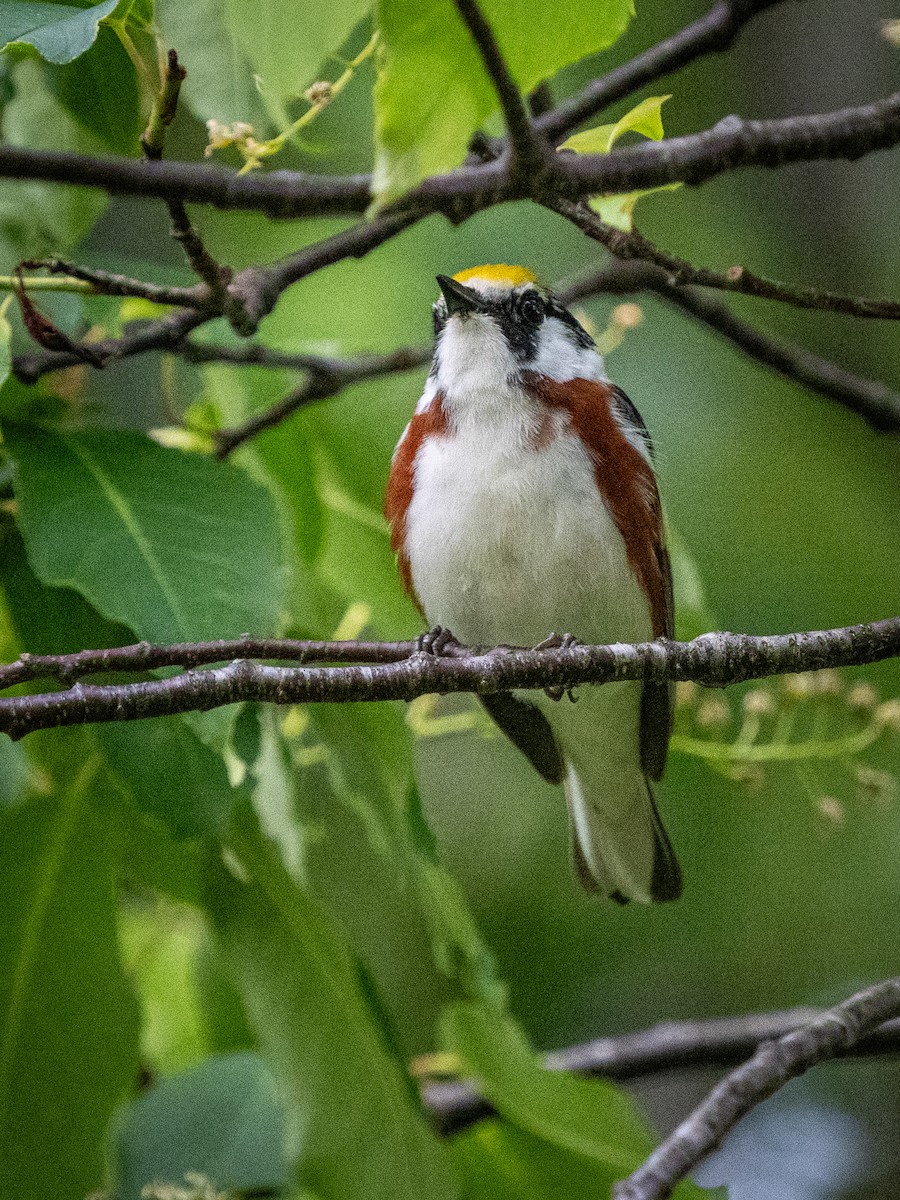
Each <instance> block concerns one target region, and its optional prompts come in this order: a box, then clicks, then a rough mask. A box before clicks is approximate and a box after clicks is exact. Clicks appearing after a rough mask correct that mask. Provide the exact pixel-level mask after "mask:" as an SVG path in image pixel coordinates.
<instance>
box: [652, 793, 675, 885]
mask: <svg viewBox="0 0 900 1200" xmlns="http://www.w3.org/2000/svg"><path fill="white" fill-rule="evenodd" d="M648 791H650V803H651V804H652V806H653V824H654V832H655V836H656V846H655V853H654V857H653V878H652V880H651V883H650V887H651V889H652V893H653V899H654V900H658V901H664V900H677V899H678V898H679V896H680V895H681V867H680V866H679V865H678V859H677V858H676V857H675V851H674V850H673V849H672V843H671V842H670V841H669V835H668V834H667V833H666V829H665V826H664V825H663V823H662V819H661V817H660V815H659V809H658V808H657V807H656V800H655V799H654V796H653V792H652V790H651V789H650V788H648Z"/></svg>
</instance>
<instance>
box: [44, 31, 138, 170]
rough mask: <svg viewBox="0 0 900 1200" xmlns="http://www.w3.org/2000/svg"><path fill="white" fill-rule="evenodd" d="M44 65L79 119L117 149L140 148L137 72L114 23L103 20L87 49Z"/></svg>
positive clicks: (134, 150) (57, 92)
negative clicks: (64, 60)
mask: <svg viewBox="0 0 900 1200" xmlns="http://www.w3.org/2000/svg"><path fill="white" fill-rule="evenodd" d="M45 70H46V75H47V78H48V81H49V84H50V88H51V90H52V91H53V94H54V95H55V96H56V98H57V100H59V102H60V104H62V105H63V106H64V107H65V109H66V110H67V112H69V113H70V114H71V115H72V116H73V117H74V118H75V120H76V121H77V122H78V124H79V125H81V126H82V127H83V128H84V129H86V130H88V132H89V133H92V134H94V135H95V136H96V137H98V138H100V140H101V141H102V142H103V144H104V145H105V146H108V147H109V149H111V150H115V151H116V152H117V153H118V154H132V155H134V154H137V153H139V152H140V135H141V129H142V127H143V124H144V121H143V119H142V118H143V114H142V111H141V95H140V89H139V87H138V77H137V74H136V72H135V69H134V63H133V62H132V60H131V58H129V56H128V51H127V50H126V48H125V46H124V45H123V44H122V41H121V39H120V38H119V36H118V34H117V33H116V31H115V29H113V28H111V27H110V26H108V25H101V26H100V32H99V34H98V36H97V40H96V42H95V43H94V45H93V46H91V48H90V50H89V51H88V52H87V54H83V55H81V57H80V58H78V59H76V60H75V61H74V62H71V63H66V64H64V65H63V66H52V65H48V66H47V67H46V68H45Z"/></svg>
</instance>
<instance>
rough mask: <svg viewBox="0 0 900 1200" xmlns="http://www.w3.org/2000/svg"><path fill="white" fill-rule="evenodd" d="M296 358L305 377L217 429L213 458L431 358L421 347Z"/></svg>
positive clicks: (227, 453) (411, 368) (409, 369)
mask: <svg viewBox="0 0 900 1200" xmlns="http://www.w3.org/2000/svg"><path fill="white" fill-rule="evenodd" d="M285 357H288V356H285ZM296 357H298V358H299V357H305V359H306V363H305V369H306V370H307V371H308V372H309V376H308V378H307V379H305V380H304V381H303V383H301V384H300V385H299V387H297V388H295V389H294V391H293V392H291V393H290V394H289V395H287V396H286V397H285V398H284V399H283V400H280V401H279V402H278V403H277V404H273V405H272V407H271V408H267V409H265V410H264V411H263V412H260V413H257V414H256V415H255V416H252V417H249V418H248V419H247V420H246V421H244V422H242V423H241V424H240V425H235V426H233V427H232V428H231V429H220V430H218V431H217V432H216V433H215V434H214V438H215V443H216V457H217V458H220V459H222V458H227V457H228V455H229V454H231V453H232V451H234V450H236V449H237V447H238V446H241V445H243V443H244V442H247V441H249V440H250V439H251V438H253V437H255V436H256V435H257V434H258V433H261V432H262V431H263V430H264V429H271V428H273V426H275V425H278V424H280V423H281V422H282V421H283V420H284V419H285V418H286V417H289V416H291V414H292V413H295V412H297V411H298V409H300V408H305V407H306V406H307V405H308V404H312V403H314V402H315V401H317V400H326V399H328V398H329V397H331V396H336V395H337V394H338V392H340V391H343V389H344V388H345V387H349V386H350V385H351V384H354V383H362V382H363V381H364V380H369V379H377V378H379V377H380V376H382V375H394V374H398V373H400V372H404V371H413V370H416V369H417V368H420V367H422V366H423V365H424V364H425V363H427V362H428V360H429V359H430V357H431V348H430V347H424V346H423V347H421V348H420V349H418V350H412V349H400V350H395V351H393V352H392V353H390V354H368V355H365V356H363V357H360V358H358V359H352V358H348V359H326V358H320V359H318V360H317V359H315V358H314V357H313V356H312V355H305V356H299V355H298V356H296ZM267 365H271V364H267Z"/></svg>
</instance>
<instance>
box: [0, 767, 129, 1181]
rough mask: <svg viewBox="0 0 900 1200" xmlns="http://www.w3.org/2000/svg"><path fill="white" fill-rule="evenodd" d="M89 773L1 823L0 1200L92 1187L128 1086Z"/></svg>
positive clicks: (106, 867)
mask: <svg viewBox="0 0 900 1200" xmlns="http://www.w3.org/2000/svg"><path fill="white" fill-rule="evenodd" d="M93 771H94V767H93V765H92V764H90V763H89V764H87V765H86V766H84V767H82V769H81V770H80V772H78V773H77V775H76V776H75V778H74V780H73V781H72V783H71V786H70V788H69V790H68V792H67V793H66V794H65V795H63V796H59V797H57V796H54V797H42V798H40V799H38V800H34V801H32V802H30V803H28V804H26V805H22V806H20V807H18V808H14V809H10V810H7V811H6V812H4V813H2V814H0V908H2V912H3V920H2V922H0V1192H2V1194H3V1195H5V1196H15V1197H16V1200H46V1197H48V1196H53V1197H55V1198H57V1200H83V1197H84V1196H85V1194H86V1193H88V1192H90V1191H92V1190H93V1189H94V1188H96V1187H98V1186H99V1185H100V1183H101V1182H102V1178H103V1148H102V1142H103V1134H104V1130H105V1127H106V1123H107V1120H108V1119H109V1116H110V1113H111V1112H112V1109H113V1106H114V1105H115V1103H116V1102H117V1101H118V1099H119V1098H120V1096H121V1095H122V1094H123V1092H124V1091H125V1089H126V1088H128V1087H129V1086H131V1085H132V1084H133V1083H134V1082H135V1081H136V1079H137V1070H138V1060H137V1021H136V1013H135V1005H134V1001H133V998H132V996H131V994H130V992H129V990H128V987H127V986H126V983H125V979H124V976H123V974H122V968H121V965H120V963H119V956H118V947H117V941H116V926H115V893H114V887H113V869H112V862H111V856H110V850H109V846H108V838H107V831H106V829H105V827H104V826H103V824H102V823H101V822H100V821H98V820H97V819H96V817H95V816H94V815H93V814H92V812H91V810H90V809H89V807H88V805H87V803H86V792H87V790H88V789H89V788H90V787H91V786H92V777H93Z"/></svg>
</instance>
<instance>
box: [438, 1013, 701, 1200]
mask: <svg viewBox="0 0 900 1200" xmlns="http://www.w3.org/2000/svg"><path fill="white" fill-rule="evenodd" d="M441 1029H442V1032H443V1036H444V1042H445V1046H446V1048H447V1049H448V1050H449V1051H450V1052H451V1053H453V1054H456V1055H458V1056H459V1058H460V1059H461V1061H462V1064H463V1073H464V1074H465V1075H471V1076H472V1077H474V1078H475V1079H476V1080H477V1083H478V1087H479V1089H480V1090H481V1091H482V1092H483V1094H484V1095H485V1096H487V1097H488V1099H489V1100H490V1101H491V1102H492V1103H493V1104H494V1106H495V1107H496V1108H497V1110H498V1111H499V1112H500V1113H501V1115H502V1116H503V1117H504V1118H506V1120H507V1121H509V1122H511V1124H512V1125H513V1126H515V1127H517V1129H519V1130H522V1131H524V1132H525V1133H526V1134H527V1135H530V1137H531V1138H534V1139H539V1140H540V1141H541V1142H545V1143H547V1144H548V1146H549V1147H551V1148H552V1149H553V1150H554V1151H557V1152H558V1151H564V1152H566V1153H568V1154H569V1155H572V1156H574V1157H575V1158H576V1159H582V1160H587V1162H588V1163H589V1164H592V1165H593V1168H594V1169H595V1170H596V1171H597V1172H598V1173H599V1174H600V1175H602V1176H605V1179H604V1183H605V1185H606V1187H610V1186H611V1185H612V1183H613V1182H614V1181H615V1180H617V1179H622V1178H624V1177H625V1176H626V1175H628V1174H629V1173H630V1172H631V1171H632V1170H633V1169H634V1168H635V1167H637V1166H638V1165H639V1164H640V1163H641V1162H642V1161H643V1160H644V1159H645V1158H646V1156H647V1154H649V1152H650V1150H651V1149H652V1148H653V1139H652V1137H651V1136H650V1133H649V1131H648V1129H647V1127H646V1125H645V1124H644V1121H643V1120H642V1119H641V1117H640V1116H639V1114H638V1112H637V1110H636V1108H635V1107H634V1104H633V1103H632V1101H631V1100H630V1098H629V1097H628V1096H627V1095H626V1094H625V1092H623V1091H622V1090H621V1088H618V1087H616V1086H615V1085H614V1084H611V1083H608V1082H606V1081H605V1080H595V1079H591V1080H587V1079H579V1078H577V1077H576V1076H574V1075H570V1074H567V1073H565V1072H561V1071H548V1070H546V1069H545V1068H544V1067H543V1066H542V1065H541V1064H540V1061H539V1059H538V1058H537V1056H536V1055H535V1054H534V1053H533V1052H532V1051H531V1050H530V1048H529V1046H528V1044H527V1042H526V1040H525V1038H524V1036H523V1035H522V1033H521V1031H520V1029H519V1028H518V1027H517V1026H516V1025H515V1023H514V1022H513V1021H511V1020H510V1019H509V1018H503V1017H501V1016H499V1015H498V1014H497V1013H496V1012H495V1011H492V1010H490V1009H485V1008H483V1007H481V1006H477V1005H474V1004H455V1005H451V1006H449V1007H448V1008H447V1010H446V1011H445V1013H444V1015H443V1018H442V1021H441ZM486 1137H487V1142H488V1146H487V1149H488V1152H489V1153H490V1152H491V1150H492V1143H491V1134H490V1133H488V1134H487V1135H486ZM505 1149H506V1154H507V1156H510V1155H511V1156H512V1158H513V1159H514V1160H515V1159H518V1160H519V1161H518V1168H517V1169H518V1171H524V1172H525V1173H526V1175H527V1174H528V1173H529V1169H530V1160H531V1158H532V1156H533V1155H534V1154H535V1151H536V1150H537V1151H538V1152H537V1157H538V1159H540V1158H541V1157H542V1156H541V1154H540V1151H539V1150H538V1148H537V1147H535V1145H534V1144H533V1143H532V1144H531V1145H530V1146H529V1145H528V1140H527V1139H526V1141H524V1142H520V1143H519V1145H518V1147H517V1146H516V1142H515V1140H513V1141H512V1143H511V1144H510V1143H509V1142H507V1146H506V1148H505ZM523 1150H524V1151H525V1154H524V1156H523V1157H522V1158H519V1155H521V1153H522V1151H523ZM493 1152H494V1153H496V1146H494V1147H493ZM547 1157H549V1158H550V1159H551V1160H552V1159H554V1158H555V1157H556V1156H555V1155H553V1154H552V1153H551V1154H550V1155H548V1156H547ZM487 1161H489V1159H488V1160H487ZM557 1161H558V1160H557ZM510 1166H511V1164H510V1163H509V1162H507V1163H506V1165H505V1166H504V1164H503V1162H502V1160H500V1161H498V1162H496V1163H495V1164H494V1168H495V1170H496V1169H499V1171H500V1173H501V1174H502V1173H503V1172H504V1170H507V1171H508V1170H509V1169H510ZM546 1166H547V1164H546V1162H544V1163H542V1164H541V1172H543V1170H545V1169H546ZM576 1173H577V1174H581V1175H582V1176H583V1175H584V1174H586V1173H587V1172H586V1171H585V1164H584V1163H582V1164H581V1165H580V1167H579V1166H577V1167H576ZM535 1182H536V1181H535ZM526 1194H527V1193H526ZM535 1194H537V1195H543V1194H544V1193H543V1192H542V1191H540V1192H538V1191H536V1192H535ZM551 1194H552V1193H551ZM601 1194H602V1190H601ZM673 1195H674V1196H676V1197H679V1198H680V1200H698V1198H699V1197H700V1196H702V1195H703V1192H702V1191H701V1189H699V1188H697V1187H696V1186H695V1185H694V1184H691V1183H682V1184H680V1185H679V1187H678V1188H676V1189H675V1191H674V1192H673Z"/></svg>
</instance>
